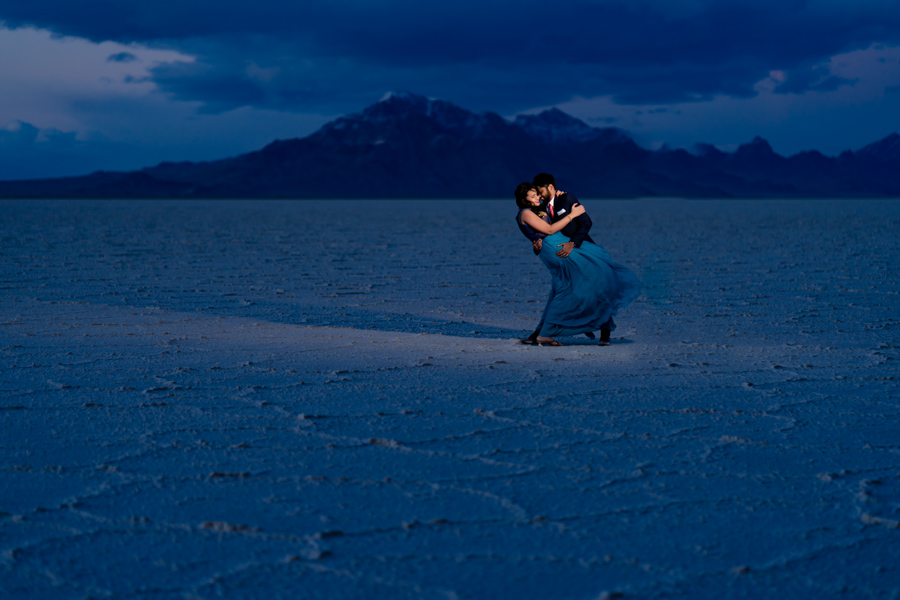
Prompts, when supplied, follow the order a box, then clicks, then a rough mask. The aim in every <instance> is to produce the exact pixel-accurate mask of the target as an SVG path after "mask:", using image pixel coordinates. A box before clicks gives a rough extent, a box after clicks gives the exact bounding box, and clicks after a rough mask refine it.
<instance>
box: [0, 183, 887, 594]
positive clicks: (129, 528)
mask: <svg viewBox="0 0 900 600" xmlns="http://www.w3.org/2000/svg"><path fill="white" fill-rule="evenodd" d="M585 205H586V206H587V208H588V210H589V212H590V213H591V215H592V216H593V217H594V222H595V223H598V224H602V226H597V227H595V230H594V231H593V232H592V235H593V234H596V235H594V237H595V239H597V240H599V241H600V243H602V244H603V245H604V246H605V247H606V248H607V249H609V250H610V252H611V253H612V255H613V257H614V258H615V259H616V260H618V261H619V262H621V263H623V264H625V265H628V266H629V267H631V268H633V269H634V270H635V272H636V273H638V275H639V276H641V278H642V279H643V281H644V284H645V293H644V296H642V297H641V298H640V299H639V300H638V301H636V302H635V303H634V304H633V305H632V306H630V307H629V308H627V309H625V310H624V311H622V313H621V314H620V317H619V318H618V319H617V321H618V322H619V329H618V330H617V331H616V332H615V333H614V334H613V344H612V345H611V346H610V347H607V348H600V347H598V346H596V345H594V344H591V343H590V342H589V340H587V339H586V338H583V337H582V338H569V339H566V340H565V341H567V342H570V344H569V345H567V346H565V347H562V348H549V347H542V348H537V347H528V346H522V345H519V344H517V343H516V338H517V337H520V336H523V335H524V334H526V333H528V332H530V330H531V328H532V327H533V325H534V324H535V323H536V321H537V319H538V317H539V312H540V310H541V308H542V307H543V302H544V299H545V298H546V293H547V291H548V288H549V285H548V284H549V277H548V276H547V274H546V272H545V271H544V269H543V267H542V266H541V265H540V264H539V262H538V261H537V259H536V258H535V257H534V256H533V255H532V253H531V251H530V247H529V245H528V243H527V241H525V240H524V238H521V235H520V234H519V233H518V231H517V230H516V228H515V224H514V222H513V216H514V214H515V207H514V206H513V203H512V202H511V201H506V202H499V201H488V202H472V201H465V202H458V203H454V202H447V201H441V202H437V201H429V202H413V201H383V202H376V201H358V202H355V201H328V202H324V203H323V202H315V203H313V202H303V201H297V202H290V201H284V202H269V201H266V202H263V201H257V202H253V201H233V202H232V201H212V202H206V201H203V202H172V201H161V200H160V201H121V202H106V201H96V202H94V201H3V202H0V214H2V216H3V219H2V220H0V361H2V362H0V399H2V400H0V427H2V429H0V431H2V437H0V596H3V597H9V598H25V597H29V598H30V597H61V598H69V597H71V598H85V597H127V596H138V597H196V598H207V597H216V596H222V595H224V596H245V597H265V598H278V597H284V598H294V597H298V596H300V597H305V598H306V597H308V598H379V597H384V598H586V599H589V598H603V597H606V598H611V597H623V598H628V597H639V598H670V597H685V598H720V597H723V596H725V597H752V598H757V597H809V598H820V597H829V596H837V595H842V596H848V597H879V598H881V597H897V595H898V594H900V592H898V590H900V572H898V566H897V565H898V558H900V537H898V536H900V525H898V523H900V447H898V433H897V417H898V412H900V400H898V398H900V385H898V381H900V379H898V378H900V375H898V372H897V368H896V361H897V359H898V356H900V333H898V332H900V310H898V309H900V266H898V258H900V248H898V246H900V242H898V236H897V232H898V231H900V202H898V201H882V200H871V201H859V200H855V201H823V200H808V201H733V200H728V201H677V200H671V201H663V200H646V201H644V200H641V201H598V200H594V201H590V200H588V201H585Z"/></svg>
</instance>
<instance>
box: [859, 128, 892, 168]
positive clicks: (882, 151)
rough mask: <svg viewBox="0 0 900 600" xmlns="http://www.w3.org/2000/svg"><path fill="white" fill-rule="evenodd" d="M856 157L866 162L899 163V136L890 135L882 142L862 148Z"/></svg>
mask: <svg viewBox="0 0 900 600" xmlns="http://www.w3.org/2000/svg"><path fill="white" fill-rule="evenodd" d="M856 155H857V156H859V157H861V158H864V159H867V160H875V161H884V162H886V161H900V134H897V133H892V134H891V135H889V136H887V137H886V138H884V139H883V140H879V141H877V142H875V143H874V144H869V145H868V146H866V147H865V148H862V149H861V150H859V151H858V152H856Z"/></svg>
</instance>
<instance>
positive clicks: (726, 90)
mask: <svg viewBox="0 0 900 600" xmlns="http://www.w3.org/2000/svg"><path fill="white" fill-rule="evenodd" d="M0 19H3V20H4V21H5V22H6V24H7V25H10V26H20V25H35V26H39V27H45V28H49V29H51V30H53V31H54V32H57V33H60V34H65V35H74V36H80V37H84V38H88V39H91V40H94V41H101V40H113V41H117V42H120V43H125V44H128V43H133V42H139V43H146V44H152V45H154V46H156V47H168V48H171V49H174V50H178V51H179V52H182V53H183V54H187V55H191V56H194V57H196V60H195V62H194V63H192V64H178V63H170V64H167V65H159V66H157V67H155V68H153V69H152V71H151V72H152V78H153V79H154V81H156V82H157V84H158V85H159V86H160V88H161V89H162V90H164V91H165V92H166V93H168V94H170V95H171V96H172V97H174V98H177V99H185V100H193V101H199V102H202V103H204V104H205V105H206V109H205V110H207V111H208V112H221V111H227V110H230V109H233V108H235V107H240V106H255V107H261V108H267V109H276V110H286V111H297V112H303V111H314V110H326V109H328V110H330V111H334V110H340V109H341V108H343V107H355V108H358V107H359V106H360V105H362V104H365V103H367V102H370V101H372V100H373V99H376V98H378V97H379V96H380V95H381V93H383V92H384V91H385V90H387V89H393V88H406V89H413V90H416V91H419V92H422V93H425V94H427V95H432V96H441V97H444V98H447V99H448V100H452V101H455V102H458V103H460V104H463V105H466V106H470V107H473V108H491V109H494V110H499V111H501V112H514V111H516V110H521V109H527V108H530V107H533V106H536V105H543V104H553V103H558V102H563V101H566V100H569V99H571V98H573V97H575V96H581V97H588V96H611V97H613V98H615V100H616V101H617V102H619V103H624V104H659V103H672V102H697V101H706V100H710V99H711V98H714V97H716V96H720V95H725V96H730V97H737V98H750V97H753V96H755V95H756V94H757V93H758V92H757V90H756V88H755V86H756V84H757V83H758V82H759V81H761V80H764V79H766V78H767V77H768V74H769V72H770V71H773V70H782V71H784V72H785V73H787V74H788V75H789V76H788V78H787V79H786V80H785V82H784V83H783V85H782V86H781V89H780V90H779V92H780V93H802V92H803V91H807V90H815V91H822V92H825V91H829V90H835V89H838V88H840V87H842V86H846V85H850V84H851V82H852V81H853V79H852V77H847V76H838V75H827V74H824V75H823V74H822V73H820V72H815V70H814V68H813V67H809V65H820V64H824V63H826V62H827V61H828V59H829V58H830V57H831V56H834V55H836V54H839V53H841V52H847V51H851V50H854V49H859V48H866V47H869V46H870V45H871V44H872V43H873V42H883V43H900V4H897V3H888V2H883V1H881V0H860V1H858V2H854V3H838V2H834V1H831V0H806V1H802V2H783V0H756V1H754V2H749V1H743V2H728V3H724V2H711V1H705V0H704V1H700V0H698V1H696V2H673V1H671V0H646V1H644V2H641V3H640V4H634V3H625V2H620V1H615V2H614V1H604V0H600V1H595V2H590V3H588V2H578V3H575V2H568V3H560V4H556V5H553V6H552V7H548V5H547V4H546V2H537V1H536V0H520V1H517V2H512V0H503V1H497V0H494V1H489V0H488V1H485V0H481V1H478V2H476V1H475V0H460V1H458V2H455V3H441V4H434V3H423V2H414V1H413V0H385V1H383V2H379V3H372V2H363V1H362V0H307V1H305V2H302V3H290V4H288V3H283V2H280V1H276V0H257V1H256V2H254V3H252V4H248V3H246V2H243V1H240V2H239V1H238V0H223V1H222V2H220V3H218V4H217V5H216V8H215V10H211V9H210V8H209V4H208V3H206V2H200V1H199V0H179V1H177V2H176V1H175V0H158V1H156V2H152V3H151V2H139V1H135V2H129V3H122V2H115V3H114V2H110V1H109V0H85V1H84V2H80V3H78V4H77V5H73V4H72V3H71V2H69V0H45V1H44V2H41V3H40V5H39V6H37V5H35V3H34V2H31V1H30V0H0ZM820 75H821V76H820Z"/></svg>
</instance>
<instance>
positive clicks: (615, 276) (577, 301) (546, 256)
mask: <svg viewBox="0 0 900 600" xmlns="http://www.w3.org/2000/svg"><path fill="white" fill-rule="evenodd" d="M568 241H569V238H567V237H566V236H564V235H563V234H562V233H554V234H553V235H551V236H548V237H546V238H545V239H544V242H543V246H542V247H541V253H540V258H541V262H543V263H544V266H546V267H547V270H548V271H550V276H551V279H552V280H551V288H550V298H549V299H548V300H547V305H546V307H544V314H543V316H542V317H541V323H540V325H539V326H538V329H539V330H540V335H542V336H545V337H557V336H567V335H577V334H579V333H587V332H589V331H597V330H599V329H600V328H601V327H609V328H610V330H613V329H615V323H614V322H613V320H612V318H613V317H614V316H615V315H616V313H617V312H618V311H619V309H620V308H624V307H626V306H628V305H629V304H631V301H632V300H634V299H635V298H637V297H638V296H640V294H641V280H640V279H638V277H637V275H635V274H634V273H632V272H631V270H630V269H628V268H626V267H623V266H622V265H620V264H618V263H615V262H613V260H612V259H611V258H610V256H609V252H607V251H606V250H605V249H604V248H602V247H601V246H598V245H596V244H592V243H591V242H584V243H582V244H581V248H575V249H573V250H572V253H571V254H569V256H568V257H566V258H560V257H558V256H556V253H557V251H559V248H558V247H557V245H558V244H563V243H566V242H568Z"/></svg>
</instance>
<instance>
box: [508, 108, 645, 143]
mask: <svg viewBox="0 0 900 600" xmlns="http://www.w3.org/2000/svg"><path fill="white" fill-rule="evenodd" d="M513 125H516V126H518V127H520V128H521V129H523V130H524V131H525V133H527V134H528V135H530V136H531V137H534V138H538V139H539V140H542V141H544V142H548V143H559V142H590V141H592V140H597V139H606V140H607V141H610V142H612V141H624V140H630V139H631V138H630V137H629V136H628V135H627V134H626V133H625V132H624V131H622V130H621V129H617V128H615V127H606V128H603V129H598V128H596V127H591V126H590V125H588V124H587V123H585V122H584V121H582V120H581V119H576V118H575V117H573V116H572V115H570V114H568V113H566V112H563V111H561V110H560V109H558V108H556V107H554V108H548V109H547V110H545V111H542V112H540V113H538V114H536V115H516V118H515V120H514V121H513Z"/></svg>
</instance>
